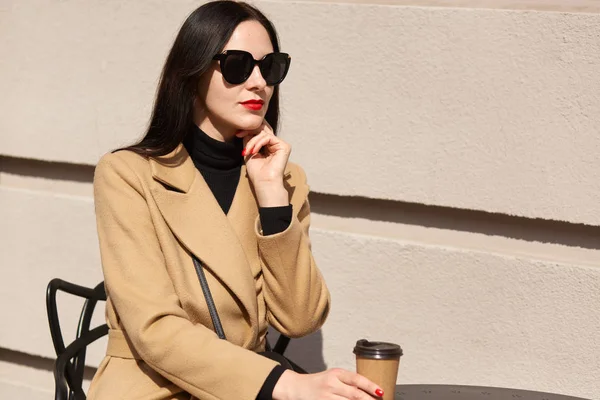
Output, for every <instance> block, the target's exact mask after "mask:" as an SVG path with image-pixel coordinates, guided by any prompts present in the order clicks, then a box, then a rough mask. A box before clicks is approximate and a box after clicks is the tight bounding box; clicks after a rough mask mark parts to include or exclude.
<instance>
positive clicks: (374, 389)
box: [339, 371, 383, 398]
mask: <svg viewBox="0 0 600 400" xmlns="http://www.w3.org/2000/svg"><path fill="white" fill-rule="evenodd" d="M339 378H340V381H342V382H343V383H345V384H346V385H349V386H353V387H356V388H358V389H360V390H361V391H363V392H366V393H368V394H369V395H371V396H375V397H383V390H382V389H381V388H380V387H379V386H378V385H376V384H375V383H373V382H371V381H370V380H368V379H367V378H365V377H364V376H362V375H359V374H357V373H354V372H350V371H343V372H342V373H340V375H339ZM367 398H368V397H367Z"/></svg>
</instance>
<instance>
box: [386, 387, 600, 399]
mask: <svg viewBox="0 0 600 400" xmlns="http://www.w3.org/2000/svg"><path fill="white" fill-rule="evenodd" d="M394 400H589V399H583V398H581V397H572V396H564V395H560V394H551V393H542V392H532V391H529V390H518V389H506V388H496V387H484V386H460V385H397V386H396V396H395V398H394Z"/></svg>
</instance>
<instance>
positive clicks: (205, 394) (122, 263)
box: [94, 153, 277, 400]
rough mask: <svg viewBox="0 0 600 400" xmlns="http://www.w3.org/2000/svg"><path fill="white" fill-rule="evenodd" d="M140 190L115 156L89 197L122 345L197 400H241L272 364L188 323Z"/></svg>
mask: <svg viewBox="0 0 600 400" xmlns="http://www.w3.org/2000/svg"><path fill="white" fill-rule="evenodd" d="M146 198H148V195H147V193H145V192H144V188H143V186H142V185H141V180H140V179H139V177H138V175H137V174H136V173H135V172H134V170H133V169H131V167H130V166H129V165H128V164H127V162H126V161H125V157H123V156H120V155H119V153H115V154H109V155H107V156H104V157H103V158H102V159H101V160H100V162H99V163H98V166H97V168H96V172H95V177H94V199H95V207H96V220H97V227H98V236H99V241H100V254H101V259H102V268H103V272H104V277H105V287H106V291H107V294H108V296H109V298H110V300H111V302H112V304H113V306H114V307H115V310H116V312H117V314H118V318H119V319H120V324H121V325H122V328H123V330H124V331H125V334H126V336H127V338H128V339H129V341H130V345H132V346H133V347H134V349H135V350H136V352H137V353H138V354H139V356H140V358H141V359H142V360H143V361H145V362H146V363H147V364H148V365H149V366H150V367H151V368H152V369H154V370H155V371H157V372H158V373H159V374H161V375H162V376H164V377H165V378H167V379H168V380H170V381H171V382H173V383H175V384H176V385H177V386H179V387H181V388H182V389H183V390H185V391H186V392H188V393H190V394H192V395H193V396H195V397H197V398H201V399H209V400H212V399H215V400H217V399H248V400H253V399H254V398H255V397H256V395H257V394H258V392H259V390H260V388H261V386H262V385H263V383H264V381H265V379H266V377H267V376H268V375H269V373H270V372H271V370H273V368H274V367H275V366H276V365H277V363H276V362H274V361H272V360H269V359H267V358H265V357H262V356H260V355H258V354H256V353H254V352H252V351H250V350H246V349H244V348H242V347H240V346H237V345H234V344H232V343H230V342H227V341H225V340H221V339H219V338H218V337H217V336H216V334H215V333H214V332H213V331H212V330H211V329H209V328H207V327H205V326H203V325H201V324H193V323H192V322H191V321H190V320H189V319H188V316H187V314H186V312H185V311H184V310H183V309H182V308H181V306H180V302H179V297H178V295H177V293H176V292H175V289H174V286H173V283H172V281H171V279H170V277H169V275H168V273H167V270H166V263H165V259H164V256H163V253H162V251H161V246H160V243H159V241H158V237H157V235H156V231H155V229H154V224H153V221H152V217H151V214H150V212H149V206H148V203H147V201H146Z"/></svg>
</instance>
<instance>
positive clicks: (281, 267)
mask: <svg viewBox="0 0 600 400" xmlns="http://www.w3.org/2000/svg"><path fill="white" fill-rule="evenodd" d="M292 176H294V180H295V182H296V184H295V187H294V190H293V195H292V199H291V203H292V207H293V209H294V212H293V215H292V222H291V223H290V225H289V226H288V227H287V229H286V230H284V231H283V232H279V233H276V234H273V235H268V236H264V235H263V234H262V231H261V228H260V220H257V224H256V226H257V232H256V234H257V235H258V248H259V253H260V256H261V259H262V263H263V277H264V292H265V301H266V304H267V317H268V319H269V324H270V325H271V326H273V327H274V328H275V329H277V330H278V331H279V332H281V333H283V334H284V335H286V336H289V337H301V336H305V335H308V334H309V333H312V332H315V331H316V330H317V329H319V328H320V327H321V326H322V325H323V323H324V322H325V319H326V318H327V315H328V313H329V307H330V302H331V299H330V295H329V290H328V289H327V286H326V284H325V280H324V279H323V276H322V275H321V272H320V271H319V269H318V268H317V265H316V263H315V260H314V257H313V254H312V250H311V243H310V238H309V236H308V231H309V228H310V204H309V202H308V192H309V188H308V185H307V184H306V176H305V174H304V171H303V170H302V169H301V168H300V167H299V166H297V165H293V167H292Z"/></svg>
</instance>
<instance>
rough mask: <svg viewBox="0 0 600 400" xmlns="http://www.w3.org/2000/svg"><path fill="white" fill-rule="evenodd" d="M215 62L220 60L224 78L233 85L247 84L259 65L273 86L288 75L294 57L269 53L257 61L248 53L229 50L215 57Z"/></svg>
mask: <svg viewBox="0 0 600 400" xmlns="http://www.w3.org/2000/svg"><path fill="white" fill-rule="evenodd" d="M213 60H219V65H220V66H221V73H222V74H223V78H225V80H226V81H227V82H229V83H231V84H232V85H239V84H240V83H243V82H246V80H247V79H248V78H249V77H250V75H251V74H252V70H253V69H254V66H255V65H257V64H258V68H259V69H260V73H261V75H262V76H263V78H264V80H265V82H267V85H269V86H273V85H277V84H280V83H281V82H282V81H283V79H284V78H285V76H286V75H287V72H288V70H289V69H290V63H291V62H292V57H290V55H289V54H287V53H269V54H267V55H266V56H264V57H263V58H262V59H261V60H255V59H254V57H253V56H252V54H250V53H248V52H247V51H243V50H227V51H225V52H224V53H222V54H217V55H216V56H214V57H213Z"/></svg>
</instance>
